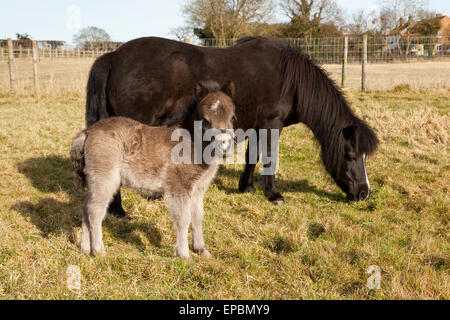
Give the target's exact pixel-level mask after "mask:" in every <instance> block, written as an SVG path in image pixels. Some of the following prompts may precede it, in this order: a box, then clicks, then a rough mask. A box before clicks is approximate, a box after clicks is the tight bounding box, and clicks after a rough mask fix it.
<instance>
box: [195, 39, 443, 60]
mask: <svg viewBox="0 0 450 320" xmlns="http://www.w3.org/2000/svg"><path fill="white" fill-rule="evenodd" d="M347 38H348V49H347V55H348V57H347V61H348V63H361V59H362V51H363V37H362V36H349V37H347ZM344 39H345V37H334V38H308V37H305V38H295V39H294V38H286V39H280V40H281V41H283V42H284V43H286V44H288V45H289V46H291V47H294V48H297V49H299V50H301V51H302V52H304V53H305V54H307V55H308V56H309V57H310V58H312V59H313V60H314V61H316V62H317V63H320V64H340V63H342V59H343V49H344ZM236 41H237V39H204V40H203V41H202V45H203V46H205V47H215V48H220V47H228V46H232V45H234V44H235V43H236ZM442 58H450V37H412V36H411V37H406V36H384V37H381V36H377V37H374V36H373V37H370V36H369V37H368V38H367V60H368V62H369V63H381V62H396V61H399V62H400V61H420V60H432V59H442Z"/></svg>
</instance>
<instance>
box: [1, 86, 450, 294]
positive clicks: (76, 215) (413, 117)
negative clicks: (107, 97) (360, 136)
mask: <svg viewBox="0 0 450 320" xmlns="http://www.w3.org/2000/svg"><path fill="white" fill-rule="evenodd" d="M348 96H349V99H350V100H351V101H352V105H353V106H354V108H355V110H356V111H357V113H358V114H359V115H360V116H362V117H363V118H365V119H366V120H367V121H368V122H369V123H370V124H371V125H373V127H374V128H375V129H376V131H377V133H378V135H379V137H380V139H381V142H382V143H381V146H380V149H379V151H378V152H377V153H376V155H375V156H374V157H372V158H370V159H369V161H368V173H369V178H370V180H371V183H372V186H373V189H374V193H373V196H372V198H371V199H370V200H369V201H368V202H364V203H347V202H345V201H343V194H342V192H341V191H340V190H339V189H338V188H337V187H336V185H335V184H334V183H333V182H332V181H331V179H330V177H329V176H328V175H327V173H326V172H325V171H324V169H323V167H322V165H321V163H320V160H319V152H318V147H317V144H316V143H315V142H314V141H313V140H312V135H311V133H310V132H309V130H307V129H306V128H305V127H304V126H303V125H295V126H291V127H289V128H287V130H285V131H283V137H282V144H281V148H280V151H281V164H280V171H279V174H278V186H279V188H280V191H281V192H282V193H283V194H284V195H285V198H286V202H287V203H286V205H284V206H280V207H275V206H273V205H271V204H270V203H268V202H267V201H266V200H265V198H264V196H263V194H262V191H261V190H260V189H259V188H258V191H257V192H256V193H251V194H240V193H237V192H236V189H237V184H238V176H239V174H240V172H241V169H242V168H241V166H231V165H230V166H226V167H223V168H222V169H221V170H220V172H219V174H218V176H217V178H216V179H215V182H214V184H213V185H212V186H211V188H210V190H209V191H208V193H207V195H206V201H205V210H206V217H205V237H206V241H207V243H208V244H209V248H210V251H211V253H212V254H213V258H212V259H207V260H204V259H201V258H199V257H197V256H195V255H194V257H193V260H192V261H183V260H179V259H173V258H171V255H172V252H173V249H172V245H173V243H174V238H175V234H174V231H173V229H172V223H171V221H170V218H169V216H168V213H167V210H166V208H165V206H164V203H163V202H162V201H160V200H156V201H148V200H146V199H143V198H142V197H140V196H138V195H137V194H135V193H134V192H131V191H129V190H125V192H124V205H125V208H126V210H127V211H128V212H129V214H130V216H131V218H132V219H131V221H128V222H127V221H121V220H118V219H115V218H113V217H108V218H107V219H106V221H105V223H104V231H105V244H106V246H107V250H108V256H107V257H106V258H93V257H87V256H83V255H81V254H80V251H79V238H80V232H81V230H80V224H81V205H82V201H83V197H84V195H85V193H84V192H83V191H80V190H77V189H76V188H75V186H74V184H73V181H72V171H71V168H70V164H69V160H68V153H69V147H70V141H71V138H72V137H73V135H74V134H75V133H76V132H77V131H78V130H80V129H81V128H82V127H83V113H84V112H83V110H84V108H83V105H84V101H83V99H82V98H79V97H77V96H71V95H66V96H62V97H52V98H45V99H42V100H41V101H39V102H36V101H35V100H34V99H33V98H31V97H18V96H15V97H14V96H0V105H1V107H0V142H1V143H0V153H1V154H2V157H1V158H0V169H1V172H2V179H1V180H0V234H1V236H0V298H7V299H12V298H36V299H39V298H50V299H66V298H67V299H89V298H95V299H97V298H107V299H111V298H119V299H121V298H123V299H133V298H149V299H158V298H159V299H169V298H172V299H178V298H187V299H226V298H237V299H323V298H324V299H331V298H336V299H432V298H436V299H449V298H450V274H449V267H450V251H449V250H450V241H449V240H450V239H449V233H448V226H449V218H450V216H449V205H450V200H449V195H448V192H449V181H450V170H449V169H450V165H449V158H448V151H449V144H448V143H449V140H448V139H449V127H448V124H449V114H448V112H449V102H448V101H450V92H449V91H443V90H442V91H434V92H424V91H423V92H417V91H411V90H409V89H408V88H407V87H403V88H401V87H399V88H397V89H396V91H395V92H394V91H390V92H384V93H383V92H375V93H368V94H362V93H352V92H349V93H348ZM69 265H77V266H80V268H81V272H82V287H81V290H80V291H79V292H71V291H69V290H68V289H67V287H66V283H65V281H66V279H65V277H66V276H65V272H66V269H67V267H68V266H69ZM369 265H377V266H379V267H380V268H381V270H382V278H381V289H380V290H375V291H371V290H369V289H367V288H366V286H365V283H366V280H367V277H368V275H366V274H365V270H366V268H367V267H368V266H369Z"/></svg>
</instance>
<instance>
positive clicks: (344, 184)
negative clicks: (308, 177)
mask: <svg viewBox="0 0 450 320" xmlns="http://www.w3.org/2000/svg"><path fill="white" fill-rule="evenodd" d="M338 139H339V140H340V141H337V144H336V145H335V146H334V147H335V148H332V149H334V150H333V152H334V153H338V155H337V157H334V161H336V160H337V161H336V162H333V163H330V162H328V161H326V159H324V162H325V163H326V164H328V166H327V169H328V171H329V172H330V174H331V176H332V177H333V179H334V180H335V181H336V183H337V185H338V186H339V187H340V188H341V189H342V191H344V192H345V193H346V195H347V199H348V200H353V201H358V200H367V199H368V198H369V197H370V183H369V178H368V176H367V169H366V158H367V157H368V156H369V155H370V154H372V153H373V152H374V151H375V149H376V147H377V144H378V140H377V137H376V135H375V134H374V132H373V131H372V129H370V128H369V127H368V126H367V125H366V124H365V123H364V122H362V121H361V122H360V123H359V124H357V125H350V126H347V127H345V128H343V129H342V131H341V136H340V137H338ZM326 154H327V153H326V152H323V153H322V155H323V157H325V156H326Z"/></svg>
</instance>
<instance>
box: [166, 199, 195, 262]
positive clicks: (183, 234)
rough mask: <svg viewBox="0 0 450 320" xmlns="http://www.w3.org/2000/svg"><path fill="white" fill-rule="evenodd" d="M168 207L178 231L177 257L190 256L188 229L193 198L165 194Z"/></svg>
mask: <svg viewBox="0 0 450 320" xmlns="http://www.w3.org/2000/svg"><path fill="white" fill-rule="evenodd" d="M165 199H166V203H167V207H168V208H169V211H170V213H171V215H172V220H173V223H174V227H175V230H176V233H177V240H176V242H175V252H174V256H175V257H181V258H189V244H188V230H189V224H190V222H191V199H190V198H189V197H187V196H177V195H168V194H166V195H165Z"/></svg>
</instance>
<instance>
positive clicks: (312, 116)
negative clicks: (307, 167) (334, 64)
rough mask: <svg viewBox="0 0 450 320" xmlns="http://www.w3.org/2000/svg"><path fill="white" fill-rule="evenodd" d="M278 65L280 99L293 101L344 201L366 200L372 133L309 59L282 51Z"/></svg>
mask: <svg viewBox="0 0 450 320" xmlns="http://www.w3.org/2000/svg"><path fill="white" fill-rule="evenodd" d="M280 63H281V70H282V79H283V84H282V88H281V96H282V97H285V98H287V97H289V96H291V97H292V98H293V101H294V106H296V108H297V115H298V120H299V121H301V122H303V123H305V124H306V125H307V126H308V127H309V128H310V129H311V130H312V131H313V133H314V136H315V137H316V139H317V140H318V141H319V143H320V145H321V148H322V160H323V163H324V165H325V168H326V169H327V171H328V172H329V173H330V175H331V176H332V177H333V179H334V180H335V181H336V183H337V184H338V186H339V187H340V188H341V189H342V190H343V191H344V192H345V193H346V195H347V199H349V200H366V199H368V198H369V196H370V184H369V179H368V178H367V172H366V157H367V156H369V155H371V154H372V153H373V152H375V150H376V148H377V145H378V139H377V137H376V135H375V133H374V132H373V130H372V129H371V128H370V127H369V126H368V125H367V124H366V123H365V122H364V121H363V120H361V119H359V118H358V117H357V116H356V115H355V114H354V113H353V112H352V110H351V109H350V107H349V105H348V103H347V101H346V99H345V97H344V95H343V93H342V91H341V90H340V89H339V88H338V87H337V86H336V84H335V82H334V81H333V80H332V79H331V78H330V77H329V75H328V74H327V72H326V71H325V70H323V69H322V68H321V67H320V66H318V65H316V64H315V63H314V62H313V61H312V60H311V59H310V58H309V57H308V56H306V55H305V54H303V53H301V52H299V51H298V50H295V49H293V48H290V47H285V48H284V50H283V52H282V55H281V60H280Z"/></svg>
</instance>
